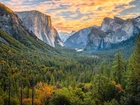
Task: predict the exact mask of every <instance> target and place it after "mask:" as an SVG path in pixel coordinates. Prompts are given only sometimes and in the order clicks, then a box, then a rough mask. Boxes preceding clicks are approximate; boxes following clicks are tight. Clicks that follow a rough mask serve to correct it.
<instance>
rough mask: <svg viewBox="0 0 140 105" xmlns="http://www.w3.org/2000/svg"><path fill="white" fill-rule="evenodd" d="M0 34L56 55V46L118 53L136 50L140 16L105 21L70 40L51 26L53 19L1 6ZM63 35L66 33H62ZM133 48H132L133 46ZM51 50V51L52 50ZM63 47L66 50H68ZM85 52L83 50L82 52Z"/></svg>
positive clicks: (41, 14) (4, 40)
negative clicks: (107, 50) (118, 49)
mask: <svg viewBox="0 0 140 105" xmlns="http://www.w3.org/2000/svg"><path fill="white" fill-rule="evenodd" d="M0 29H1V30H0V31H2V33H3V31H4V32H6V33H7V34H9V35H10V36H9V37H14V38H15V39H16V40H17V41H19V42H20V43H22V44H23V45H24V47H25V48H26V47H27V48H31V49H33V50H40V51H49V52H52V51H55V52H58V51H57V50H56V49H55V48H53V47H55V46H56V45H61V46H63V45H64V46H65V47H67V48H72V49H84V51H92V50H94V51H97V50H104V49H113V48H115V49H117V48H119V47H122V46H124V47H125V48H127V47H128V45H130V46H129V47H133V45H134V43H135V39H136V37H137V35H138V34H139V33H140V16H139V17H136V18H133V19H126V20H123V19H121V18H119V17H114V18H113V19H112V18H108V17H106V18H104V20H103V22H102V24H101V26H92V27H88V28H84V29H81V30H79V31H78V32H72V33H74V34H73V35H70V37H69V38H68V37H64V38H62V37H63V36H64V35H61V38H62V40H63V41H64V40H66V39H67V38H68V39H67V40H66V41H65V42H64V44H63V41H62V40H61V39H60V37H59V34H58V32H57V30H56V29H55V28H54V27H53V26H52V21H51V17H50V16H48V15H45V14H43V13H41V12H39V11H35V10H33V11H24V12H16V13H15V12H13V11H12V10H11V9H10V8H8V7H7V6H5V5H3V4H2V3H0ZM62 34H64V33H62ZM0 42H2V43H5V44H7V45H10V43H12V42H10V41H9V40H8V39H6V38H5V37H3V36H2V35H1V36H0ZM131 45H132V46H131ZM51 46H52V47H51ZM65 47H64V48H65ZM80 51H83V50H80Z"/></svg>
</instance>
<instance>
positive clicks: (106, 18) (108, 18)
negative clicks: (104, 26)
mask: <svg viewBox="0 0 140 105" xmlns="http://www.w3.org/2000/svg"><path fill="white" fill-rule="evenodd" d="M104 20H112V18H110V17H105V18H104Z"/></svg>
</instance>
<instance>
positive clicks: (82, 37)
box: [64, 27, 92, 48]
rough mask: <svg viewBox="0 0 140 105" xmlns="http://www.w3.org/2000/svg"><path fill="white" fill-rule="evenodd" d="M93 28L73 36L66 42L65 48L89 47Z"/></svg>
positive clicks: (80, 31)
mask: <svg viewBox="0 0 140 105" xmlns="http://www.w3.org/2000/svg"><path fill="white" fill-rule="evenodd" d="M91 29H92V27H89V28H85V29H82V30H79V31H78V32H76V33H74V34H73V35H71V36H70V37H69V38H68V39H67V40H66V41H65V43H64V44H65V46H66V47H69V48H84V47H86V45H87V39H88V34H89V33H90V32H91Z"/></svg>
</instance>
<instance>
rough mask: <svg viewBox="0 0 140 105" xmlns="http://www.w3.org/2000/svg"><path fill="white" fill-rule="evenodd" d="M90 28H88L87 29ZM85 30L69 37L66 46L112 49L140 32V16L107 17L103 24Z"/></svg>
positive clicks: (86, 48) (87, 48)
mask: <svg viewBox="0 0 140 105" xmlns="http://www.w3.org/2000/svg"><path fill="white" fill-rule="evenodd" d="M88 29H89V28H86V30H88ZM83 30H85V29H82V30H80V31H78V32H77V33H75V34H74V35H72V36H71V37H70V38H68V39H67V41H66V42H65V46H66V47H70V48H82V49H85V50H101V49H112V46H115V44H116V45H118V44H119V43H121V42H124V41H127V40H128V39H130V38H133V37H136V36H137V35H138V34H139V33H140V16H139V17H137V18H134V19H127V20H123V19H121V18H119V17H114V19H112V18H108V17H106V18H104V20H103V22H102V24H101V26H99V27H97V26H93V27H91V28H90V29H89V31H87V32H86V33H83ZM78 33H82V36H83V37H81V36H80V35H79V36H78V35H77V34H78ZM133 39H135V38H133ZM77 42H79V43H78V45H77V44H76V43H77ZM82 42H84V44H83V43H82ZM73 43H74V44H73ZM75 45H77V46H75Z"/></svg>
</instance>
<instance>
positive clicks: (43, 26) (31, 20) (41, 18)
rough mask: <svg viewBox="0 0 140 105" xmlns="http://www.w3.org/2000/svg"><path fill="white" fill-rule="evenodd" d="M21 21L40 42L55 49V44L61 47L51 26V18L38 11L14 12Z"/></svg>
mask: <svg viewBox="0 0 140 105" xmlns="http://www.w3.org/2000/svg"><path fill="white" fill-rule="evenodd" d="M16 14H17V15H18V16H19V17H20V18H21V20H22V21H23V24H24V26H25V27H26V28H27V29H28V30H29V31H32V32H33V33H34V34H35V35H36V36H37V37H38V38H39V39H40V40H42V41H44V42H45V43H47V44H49V45H50V46H53V47H55V44H59V45H61V46H63V42H62V41H61V39H60V37H59V35H58V32H57V30H56V29H55V28H54V27H53V26H52V21H51V17H50V16H48V15H45V14H43V13H41V12H39V11H36V10H33V11H23V12H16Z"/></svg>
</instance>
